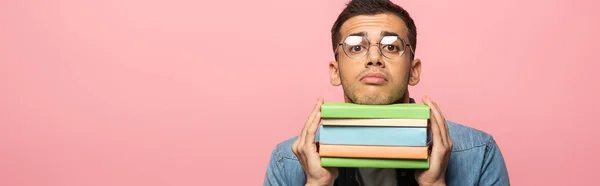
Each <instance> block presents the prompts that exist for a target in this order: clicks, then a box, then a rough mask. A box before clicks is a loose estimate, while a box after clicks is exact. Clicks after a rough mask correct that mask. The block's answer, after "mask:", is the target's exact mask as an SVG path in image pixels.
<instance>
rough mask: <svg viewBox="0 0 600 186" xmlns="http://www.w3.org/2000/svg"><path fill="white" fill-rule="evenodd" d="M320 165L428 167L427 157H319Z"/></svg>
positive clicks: (393, 167) (394, 167) (395, 167)
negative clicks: (421, 158)
mask: <svg viewBox="0 0 600 186" xmlns="http://www.w3.org/2000/svg"><path fill="white" fill-rule="evenodd" d="M321 166H322V167H351V168H392V169H429V159H423V160H420V159H374V158H341V157H321Z"/></svg>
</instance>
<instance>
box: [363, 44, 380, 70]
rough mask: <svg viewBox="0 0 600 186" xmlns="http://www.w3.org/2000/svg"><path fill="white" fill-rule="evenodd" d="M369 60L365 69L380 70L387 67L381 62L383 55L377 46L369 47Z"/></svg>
mask: <svg viewBox="0 0 600 186" xmlns="http://www.w3.org/2000/svg"><path fill="white" fill-rule="evenodd" d="M367 55H368V58H367V61H366V62H365V68H369V66H378V67H380V68H384V67H385V63H384V62H383V61H381V59H382V58H381V54H380V53H379V48H377V45H375V46H371V47H369V52H368V54H367Z"/></svg>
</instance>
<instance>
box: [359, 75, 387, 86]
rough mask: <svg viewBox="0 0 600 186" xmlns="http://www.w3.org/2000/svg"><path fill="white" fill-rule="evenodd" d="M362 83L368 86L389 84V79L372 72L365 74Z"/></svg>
mask: <svg viewBox="0 0 600 186" xmlns="http://www.w3.org/2000/svg"><path fill="white" fill-rule="evenodd" d="M360 81H361V82H363V83H367V84H374V85H381V84H384V83H385V82H387V79H386V77H385V76H384V75H383V74H382V73H377V72H370V73H367V74H365V75H364V76H363V77H362V78H361V79H360Z"/></svg>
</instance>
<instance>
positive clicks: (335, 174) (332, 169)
mask: <svg viewBox="0 0 600 186" xmlns="http://www.w3.org/2000/svg"><path fill="white" fill-rule="evenodd" d="M325 169H326V170H327V171H329V173H331V177H332V178H333V180H335V179H337V177H338V175H339V172H338V169H337V168H336V167H327V168H325Z"/></svg>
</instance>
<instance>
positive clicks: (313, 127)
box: [305, 100, 323, 144]
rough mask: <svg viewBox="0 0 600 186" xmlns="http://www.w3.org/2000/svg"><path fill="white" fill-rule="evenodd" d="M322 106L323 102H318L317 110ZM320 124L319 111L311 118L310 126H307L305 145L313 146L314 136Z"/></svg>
mask: <svg viewBox="0 0 600 186" xmlns="http://www.w3.org/2000/svg"><path fill="white" fill-rule="evenodd" d="M322 104H323V102H322V101H321V100H319V103H318V105H319V108H320V107H321V105H322ZM320 124H321V112H320V109H319V111H318V112H317V114H316V115H315V117H314V118H313V121H312V122H311V123H310V126H308V131H307V133H306V141H305V143H306V144H313V143H314V142H315V135H316V133H317V129H318V128H319V125H320Z"/></svg>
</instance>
